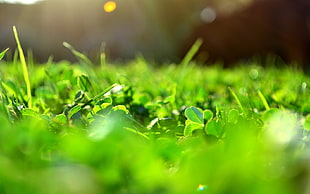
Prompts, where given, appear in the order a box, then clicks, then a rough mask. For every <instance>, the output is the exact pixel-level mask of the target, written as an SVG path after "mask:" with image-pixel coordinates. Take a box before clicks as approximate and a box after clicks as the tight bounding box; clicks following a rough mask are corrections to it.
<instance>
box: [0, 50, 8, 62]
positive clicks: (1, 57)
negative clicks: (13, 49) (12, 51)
mask: <svg viewBox="0 0 310 194" xmlns="http://www.w3.org/2000/svg"><path fill="white" fill-rule="evenodd" d="M8 50H9V48H7V49H5V50H4V51H2V52H1V53H0V60H2V59H3V57H4V55H5V53H6V52H7V51H8Z"/></svg>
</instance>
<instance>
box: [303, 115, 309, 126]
mask: <svg viewBox="0 0 310 194" xmlns="http://www.w3.org/2000/svg"><path fill="white" fill-rule="evenodd" d="M304 128H305V130H310V114H308V115H307V116H306V119H305V123H304Z"/></svg>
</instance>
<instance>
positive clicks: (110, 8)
mask: <svg viewBox="0 0 310 194" xmlns="http://www.w3.org/2000/svg"><path fill="white" fill-rule="evenodd" d="M103 9H104V11H105V12H107V13H111V12H113V11H114V10H115V9H116V3H115V2H114V1H107V2H106V3H105V4H104V5H103Z"/></svg>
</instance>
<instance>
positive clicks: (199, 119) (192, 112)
mask: <svg viewBox="0 0 310 194" xmlns="http://www.w3.org/2000/svg"><path fill="white" fill-rule="evenodd" d="M185 116H186V118H187V119H188V120H191V121H192V122H195V123H199V124H204V122H203V119H204V118H203V112H202V110H201V109H200V108H196V107H193V106H191V107H189V108H187V109H186V110H185Z"/></svg>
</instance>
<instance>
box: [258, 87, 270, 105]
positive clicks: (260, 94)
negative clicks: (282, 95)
mask: <svg viewBox="0 0 310 194" xmlns="http://www.w3.org/2000/svg"><path fill="white" fill-rule="evenodd" d="M257 93H258V96H259V97H260V99H261V100H262V102H263V104H264V106H265V108H266V110H269V109H270V107H269V105H268V102H267V100H266V98H265V96H264V95H263V94H262V92H261V91H260V90H258V91H257Z"/></svg>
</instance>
